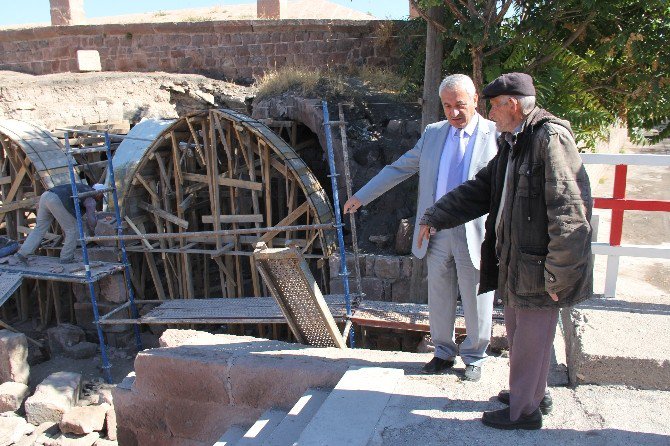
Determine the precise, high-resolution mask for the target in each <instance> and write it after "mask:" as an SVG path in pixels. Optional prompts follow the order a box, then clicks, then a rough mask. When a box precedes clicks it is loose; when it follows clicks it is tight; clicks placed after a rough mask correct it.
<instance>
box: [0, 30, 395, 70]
mask: <svg viewBox="0 0 670 446" xmlns="http://www.w3.org/2000/svg"><path fill="white" fill-rule="evenodd" d="M390 23H391V24H393V22H390ZM380 29H384V34H383V35H389V34H388V29H389V22H385V21H348V20H337V21H328V20H281V21H277V20H254V21H251V20H244V21H243V20H239V21H218V22H183V23H155V24H126V25H120V24H106V25H78V26H58V27H55V26H50V27H42V28H29V29H12V30H4V31H0V61H1V62H0V70H11V71H19V72H24V73H30V74H50V73H60V72H66V71H77V70H78V66H77V50H97V51H99V53H100V59H101V63H102V69H103V71H139V72H150V71H166V72H177V73H197V74H205V75H208V76H211V77H216V78H222V77H224V78H227V79H231V80H236V79H246V80H250V79H251V78H252V77H253V76H258V75H261V74H263V73H264V72H266V71H267V70H271V69H274V68H280V67H283V66H298V67H305V68H310V69H323V68H326V67H342V66H345V65H356V66H362V65H373V66H385V67H387V66H389V65H393V64H394V63H395V61H396V56H397V54H395V53H394V51H395V50H394V48H396V47H397V45H394V44H393V38H392V37H389V38H377V37H376V33H377V31H378V30H380Z"/></svg>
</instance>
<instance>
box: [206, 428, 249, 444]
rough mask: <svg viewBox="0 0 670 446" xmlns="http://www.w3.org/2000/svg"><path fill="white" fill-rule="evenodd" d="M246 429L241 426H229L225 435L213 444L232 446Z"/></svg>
mask: <svg viewBox="0 0 670 446" xmlns="http://www.w3.org/2000/svg"><path fill="white" fill-rule="evenodd" d="M247 430H248V429H247V428H245V427H242V426H231V427H229V428H228V430H227V431H226V433H225V434H223V435H222V436H221V438H219V441H217V442H216V443H214V446H233V445H234V444H235V443H236V442H237V441H238V440H239V439H240V438H242V435H244V433H245V432H246V431H247Z"/></svg>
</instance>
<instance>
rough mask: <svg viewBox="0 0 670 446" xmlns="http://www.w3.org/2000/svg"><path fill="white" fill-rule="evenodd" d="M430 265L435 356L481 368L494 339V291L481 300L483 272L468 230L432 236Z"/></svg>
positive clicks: (431, 323) (431, 326) (431, 331)
mask: <svg viewBox="0 0 670 446" xmlns="http://www.w3.org/2000/svg"><path fill="white" fill-rule="evenodd" d="M426 263H427V266H428V307H429V310H430V336H431V338H432V340H433V344H434V345H435V356H437V357H438V358H440V359H453V358H454V357H456V356H458V355H460V356H461V359H462V360H463V362H464V363H465V364H467V365H476V366H480V367H481V365H482V363H483V362H484V360H485V359H486V348H487V347H488V345H489V341H490V339H491V324H492V312H493V291H491V292H488V293H484V294H481V295H479V296H477V286H478V284H479V269H478V268H476V267H475V266H474V265H473V264H472V260H471V259H470V253H469V251H468V245H467V241H466V238H465V227H464V226H458V227H456V228H453V229H445V230H442V231H438V232H437V233H436V234H434V235H433V236H431V237H430V241H429V244H428V251H427V253H426ZM459 292H460V294H461V303H462V305H463V313H464V316H465V328H466V332H467V336H466V338H465V340H464V341H463V342H462V343H461V345H460V348H459V346H458V345H457V344H456V342H455V337H454V324H455V321H456V304H457V299H458V294H459Z"/></svg>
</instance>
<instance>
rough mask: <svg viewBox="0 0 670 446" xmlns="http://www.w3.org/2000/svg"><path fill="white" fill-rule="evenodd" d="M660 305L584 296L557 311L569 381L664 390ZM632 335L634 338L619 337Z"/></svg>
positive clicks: (669, 385)
mask: <svg viewBox="0 0 670 446" xmlns="http://www.w3.org/2000/svg"><path fill="white" fill-rule="evenodd" d="M663 308H665V306H664V305H661V304H649V303H635V302H629V301H623V300H616V299H598V298H592V299H590V300H589V301H588V302H587V303H586V305H584V306H577V307H575V308H569V309H568V308H566V309H563V310H561V318H562V328H563V334H564V337H565V345H566V356H567V358H566V359H567V366H568V372H569V377H570V383H571V384H596V385H603V386H606V385H620V386H621V385H622V386H630V387H635V388H638V389H655V390H662V391H668V390H670V360H669V359H668V358H670V331H669V330H668V322H667V315H664V314H662V312H661V311H660V310H662V309H663ZM626 339H635V342H632V343H631V342H622V340H626Z"/></svg>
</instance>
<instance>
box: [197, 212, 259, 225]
mask: <svg viewBox="0 0 670 446" xmlns="http://www.w3.org/2000/svg"><path fill="white" fill-rule="evenodd" d="M219 221H220V222H221V223H262V222H263V215H262V214H242V215H220V216H219ZM202 222H203V223H207V224H212V223H214V216H212V215H203V216H202Z"/></svg>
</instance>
